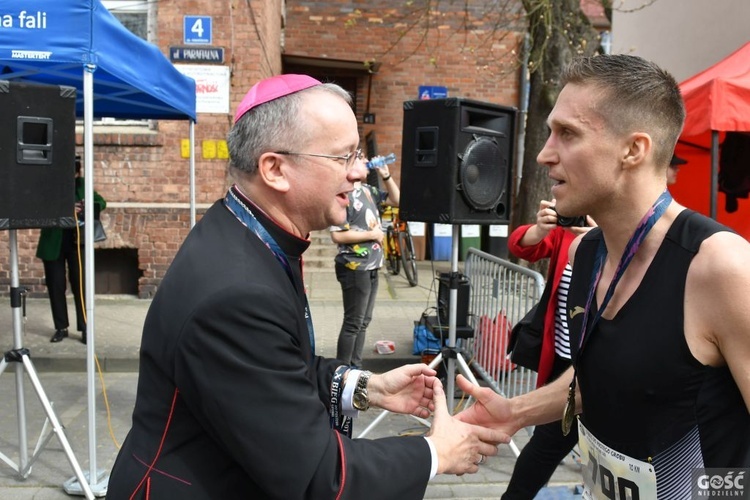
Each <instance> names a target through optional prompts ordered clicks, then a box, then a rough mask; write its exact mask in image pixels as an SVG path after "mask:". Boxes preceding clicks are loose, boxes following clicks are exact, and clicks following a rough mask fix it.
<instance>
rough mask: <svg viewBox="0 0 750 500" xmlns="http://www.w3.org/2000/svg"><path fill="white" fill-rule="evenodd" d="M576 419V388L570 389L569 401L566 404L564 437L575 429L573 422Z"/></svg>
mask: <svg viewBox="0 0 750 500" xmlns="http://www.w3.org/2000/svg"><path fill="white" fill-rule="evenodd" d="M575 418H576V390H575V387H572V386H571V387H570V388H569V389H568V401H567V402H566V403H565V409H564V410H563V416H562V433H563V436H567V435H568V434H570V429H571V427H573V420H575Z"/></svg>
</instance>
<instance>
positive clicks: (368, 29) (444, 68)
mask: <svg viewBox="0 0 750 500" xmlns="http://www.w3.org/2000/svg"><path fill="white" fill-rule="evenodd" d="M424 5H426V2H414V3H413V4H411V6H409V7H407V6H406V4H405V3H404V2H395V1H387V0H379V1H378V0H375V1H371V0H367V1H364V0H362V1H354V2H351V1H343V0H339V1H328V2H307V1H305V2H302V1H297V0H287V26H286V30H285V53H286V54H293V55H299V56H307V57H328V58H331V59H345V60H359V61H377V62H379V63H380V67H379V70H378V73H377V74H376V75H373V77H372V89H371V92H370V95H369V112H370V113H375V114H376V123H375V124H374V125H369V124H364V123H362V119H361V118H362V116H363V114H364V113H365V112H366V111H368V109H367V107H366V100H367V90H368V82H367V78H366V77H361V78H360V81H359V84H358V86H357V110H356V111H357V116H358V117H359V118H360V123H361V129H360V130H361V134H362V138H363V139H364V137H365V136H366V134H367V133H368V132H369V131H371V130H374V131H375V133H376V136H377V142H378V150H379V151H378V152H379V153H381V154H386V153H389V152H395V153H396V154H397V156H398V157H399V161H398V162H397V163H396V165H394V166H393V167H392V168H391V171H392V172H393V176H394V177H395V178H396V181H397V182H399V181H400V179H401V175H400V157H401V136H402V128H403V102H404V101H407V100H413V99H417V97H418V88H419V86H420V85H435V86H444V87H447V88H448V95H449V96H450V97H466V98H471V99H476V100H480V101H485V102H490V103H494V104H502V105H509V106H517V105H518V74H519V71H518V64H517V61H516V55H515V53H514V52H513V51H514V50H516V49H517V45H518V42H519V40H520V39H521V37H522V32H520V31H518V30H519V29H521V28H520V27H519V16H520V12H521V11H520V10H519V9H520V5H517V4H514V3H513V2H509V5H510V7H511V8H512V10H509V11H508V12H505V13H503V14H502V16H501V15H499V14H488V13H486V12H485V11H484V9H485V7H486V5H487V3H486V2H468V3H467V4H464V3H463V2H459V3H450V4H448V3H446V2H442V3H440V4H439V7H440V12H430V17H429V24H430V27H429V29H425V25H426V23H427V20H426V18H424V17H422V18H421V20H420V16H421V15H422V14H423V13H424V12H423V11H422V10H421V9H423V7H424ZM433 5H434V4H433ZM464 5H466V6H467V9H468V11H464V10H463V7H464ZM409 10H411V11H413V12H414V13H412V14H410V13H408V12H407V11H409ZM414 23H416V27H414V28H412V29H409V28H408V26H410V25H412V24H414ZM464 23H466V24H467V25H468V26H470V32H468V33H467V32H466V31H465V30H464V29H463V28H462V26H463V25H464ZM330 74H331V76H332V77H334V78H335V77H336V75H337V73H336V72H335V71H331V72H330Z"/></svg>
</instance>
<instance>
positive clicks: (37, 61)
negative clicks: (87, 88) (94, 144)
mask: <svg viewBox="0 0 750 500" xmlns="http://www.w3.org/2000/svg"><path fill="white" fill-rule="evenodd" d="M84 70H87V71H93V75H94V79H93V80H94V96H93V98H94V106H93V107H94V117H97V118H101V117H114V118H126V119H127V118H135V119H172V120H175V119H192V120H193V121H195V120H196V111H195V81H194V80H193V79H192V78H190V77H187V76H185V75H183V74H182V73H180V72H179V71H178V70H177V69H176V68H175V67H174V65H172V63H171V62H170V61H169V60H167V59H166V57H164V55H163V54H162V53H161V52H160V51H159V49H158V48H157V47H156V46H154V45H152V44H150V43H148V42H146V41H145V40H142V39H141V38H139V37H137V36H136V35H134V34H132V33H131V32H130V31H128V30H127V29H126V28H125V27H123V26H122V24H120V22H119V21H118V20H117V19H116V18H115V17H114V16H113V15H112V14H111V13H110V12H109V11H108V10H107V9H106V8H105V7H104V6H103V5H102V4H101V3H100V1H99V0H10V1H3V2H2V4H0V79H3V80H23V81H30V82H36V83H44V84H54V85H67V86H71V87H75V88H76V89H77V98H76V116H79V117H82V116H83V71H84Z"/></svg>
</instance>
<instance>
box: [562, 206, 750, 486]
mask: <svg viewBox="0 0 750 500" xmlns="http://www.w3.org/2000/svg"><path fill="white" fill-rule="evenodd" d="M728 230H729V229H727V228H726V227H724V226H721V225H719V224H718V223H716V222H714V221H713V220H711V219H708V218H707V217H704V216H702V215H700V214H697V213H695V212H692V211H691V210H684V211H683V212H682V213H680V214H679V215H678V217H677V218H676V220H675V221H674V223H673V224H672V226H671V228H670V229H669V232H668V233H667V236H666V238H665V239H664V242H663V243H662V245H661V247H660V248H659V250H658V252H657V253H656V255H655V257H654V260H653V262H652V263H651V265H650V266H649V269H648V271H647V272H646V274H645V276H644V277H643V281H642V282H641V284H640V286H639V287H638V289H637V290H636V291H635V292H634V294H633V295H632V296H631V297H630V299H629V300H628V301H627V302H626V303H625V304H624V305H623V307H622V308H621V309H620V310H619V312H618V313H617V314H616V316H615V317H614V318H613V319H611V320H606V319H604V318H601V319H600V320H599V322H598V323H597V325H596V327H595V329H594V331H593V332H590V333H589V334H588V337H589V338H588V339H587V340H586V343H585V345H584V348H583V350H582V353H581V356H580V357H578V354H579V353H578V349H577V348H578V345H579V340H580V332H581V323H582V321H583V314H578V315H576V316H574V317H573V319H572V320H570V337H571V344H572V345H573V348H574V358H576V359H577V362H578V383H579V384H580V389H581V399H582V404H583V413H582V415H581V419H582V422H583V424H584V425H585V426H586V427H587V428H588V429H589V430H590V431H591V433H592V434H594V435H595V436H596V437H597V438H598V439H599V440H600V441H602V442H603V443H604V444H606V445H607V446H610V447H611V448H613V449H615V450H617V451H618V452H621V453H624V454H626V455H629V456H631V457H634V458H637V459H640V460H642V461H645V462H651V463H652V464H653V465H654V468H655V471H656V478H657V491H658V496H659V499H662V498H688V497H689V495H690V487H691V484H692V483H691V474H692V470H693V469H694V468H695V467H748V466H750V416H749V415H748V411H747V408H746V407H745V404H744V402H743V400H742V396H741V394H740V391H739V389H738V388H737V385H736V384H735V382H734V380H733V379H732V375H731V373H730V372H729V369H728V368H727V367H726V366H724V367H721V368H713V367H710V366H704V365H702V364H701V363H699V362H698V361H697V360H696V359H695V358H694V357H693V355H692V354H691V352H690V349H689V347H688V344H687V341H686V339H685V333H684V327H683V318H684V308H683V305H684V294H685V280H686V276H687V271H688V267H689V266H690V262H691V261H692V259H693V257H694V256H695V254H696V253H697V252H698V249H699V247H700V244H701V242H702V241H703V240H704V239H706V238H707V237H709V236H711V235H712V234H714V233H716V232H718V231H728ZM601 237H602V235H601V232H600V231H599V230H597V229H595V230H592V231H591V232H590V233H589V234H588V235H586V236H585V237H584V239H583V240H582V241H581V243H580V245H579V247H578V250H577V252H576V257H575V263H574V273H573V280H572V283H571V288H570V293H569V295H568V309H569V311H572V310H573V309H574V308H575V307H576V306H584V305H585V303H586V297H587V293H588V287H589V286H590V277H591V269H592V267H593V261H594V258H593V256H594V255H595V253H596V248H597V246H598V245H599V240H600V239H601ZM665 276H669V277H670V279H668V280H665V279H664V277H665ZM596 307H597V304H596V303H595V304H594V305H593V306H592V308H593V309H594V311H595V308H596ZM594 311H592V312H594ZM613 353H616V355H613Z"/></svg>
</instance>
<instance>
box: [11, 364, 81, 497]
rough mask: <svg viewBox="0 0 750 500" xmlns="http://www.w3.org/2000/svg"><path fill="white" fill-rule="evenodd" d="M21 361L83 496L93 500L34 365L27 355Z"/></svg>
mask: <svg viewBox="0 0 750 500" xmlns="http://www.w3.org/2000/svg"><path fill="white" fill-rule="evenodd" d="M22 360H23V366H24V367H25V368H26V373H27V374H28V375H29V379H30V380H31V383H32V385H33V386H34V389H36V394H37V396H38V397H39V402H40V403H42V406H43V407H44V411H45V413H46V414H47V418H48V419H49V421H50V423H51V424H52V430H53V431H54V433H55V434H57V439H59V440H60V444H62V446H63V449H64V450H65V454H66V455H67V457H68V461H69V462H70V465H71V466H72V467H73V471H74V472H75V475H76V477H77V478H78V481H79V482H80V483H81V487H82V488H83V493H84V495H85V496H86V498H87V499H88V500H93V499H94V493H93V492H92V491H91V488H90V487H89V483H88V482H87V481H86V478H85V477H84V475H83V470H82V469H81V466H80V465H78V461H77V460H76V457H75V455H74V454H73V449H72V448H71V447H70V443H69V442H68V438H67V437H65V432H64V430H63V427H62V425H60V421H59V420H58V419H57V415H55V411H54V410H53V409H52V404H51V403H50V401H49V399H48V398H47V394H45V392H44V388H43V387H42V383H41V381H40V380H39V377H38V376H37V374H36V370H35V369H34V365H33V364H32V363H31V358H29V356H28V354H24V355H23V356H22Z"/></svg>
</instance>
